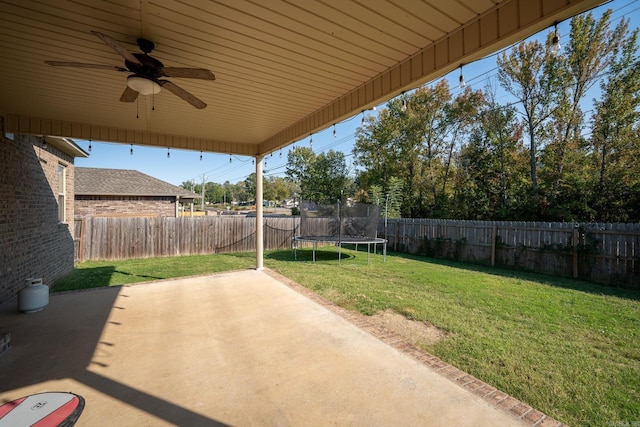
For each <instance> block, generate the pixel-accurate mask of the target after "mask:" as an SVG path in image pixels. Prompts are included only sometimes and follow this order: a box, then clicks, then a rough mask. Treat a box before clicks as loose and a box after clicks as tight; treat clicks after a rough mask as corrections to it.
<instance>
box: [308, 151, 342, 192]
mask: <svg viewBox="0 0 640 427" xmlns="http://www.w3.org/2000/svg"><path fill="white" fill-rule="evenodd" d="M346 184H347V165H346V162H345V159H344V154H343V153H341V152H338V151H333V150H329V151H328V152H327V153H320V154H319V155H318V156H316V158H315V159H314V160H313V162H311V167H310V170H309V171H308V173H307V174H306V178H305V180H304V181H303V183H302V185H301V187H302V194H303V197H304V198H307V199H308V200H314V201H317V202H319V203H335V202H336V201H337V200H340V199H341V198H342V195H343V193H344V190H345V187H346Z"/></svg>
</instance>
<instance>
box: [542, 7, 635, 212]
mask: <svg viewBox="0 0 640 427" xmlns="http://www.w3.org/2000/svg"><path fill="white" fill-rule="evenodd" d="M610 17H611V10H608V11H606V12H605V13H604V14H603V15H602V17H601V18H600V19H595V18H594V16H593V14H592V13H588V14H586V15H579V16H577V17H575V18H573V19H572V20H571V32H570V34H569V36H570V37H569V41H568V42H567V43H565V46H564V47H563V54H562V55H555V56H554V55H551V56H548V57H547V61H546V68H545V74H546V75H547V76H548V81H549V82H550V88H551V89H552V90H553V92H554V93H555V94H556V97H555V98H554V101H555V103H556V105H554V107H553V110H552V114H551V120H550V123H549V126H548V129H549V142H548V144H547V146H546V147H545V149H544V153H543V156H542V160H541V164H542V165H543V168H544V172H543V173H542V174H541V178H542V179H543V180H544V181H545V184H546V187H547V196H548V198H549V200H548V203H549V204H550V206H551V209H550V210H551V215H552V216H551V219H557V220H567V219H569V218H568V217H571V216H573V214H572V213H571V211H572V209H575V207H576V206H578V205H576V206H574V207H573V208H569V207H568V206H565V205H566V203H565V202H567V201H569V200H570V199H569V198H568V197H567V194H566V192H567V191H569V192H573V191H574V188H573V187H574V186H575V185H576V184H577V185H581V184H582V185H584V183H582V182H581V181H580V180H578V179H576V178H577V177H575V176H574V177H566V176H565V175H566V172H565V171H566V169H565V166H566V165H567V164H570V165H572V166H573V167H572V168H571V169H570V170H569V173H576V174H577V175H578V176H579V175H581V174H582V172H583V170H581V169H580V168H578V167H577V166H578V165H581V164H584V163H585V154H586V153H585V151H584V149H583V147H582V146H581V144H582V139H581V137H580V135H581V134H582V131H583V130H584V128H585V126H586V119H585V114H584V112H583V109H582V106H583V104H584V100H585V98H586V97H587V95H588V93H589V90H590V89H591V88H592V87H593V86H594V85H595V84H596V83H597V82H598V81H599V80H601V79H602V76H603V73H605V72H607V70H609V68H610V67H611V65H612V63H613V61H614V60H615V58H616V56H617V55H618V52H619V51H620V48H621V44H622V43H624V41H625V40H626V36H627V34H628V22H627V21H625V20H622V21H620V23H619V24H618V25H617V26H616V27H615V28H613V29H612V28H611V23H610ZM552 36H553V33H550V34H549V35H548V38H547V46H550V45H551V38H552ZM567 181H571V182H572V186H569V185H567V184H568V182H567ZM583 190H584V189H582V191H580V192H579V193H577V194H580V193H581V192H583ZM584 209H585V207H584V206H583V207H581V208H580V210H584ZM554 212H555V213H554Z"/></svg>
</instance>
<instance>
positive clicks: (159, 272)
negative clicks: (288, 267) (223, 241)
mask: <svg viewBox="0 0 640 427" xmlns="http://www.w3.org/2000/svg"><path fill="white" fill-rule="evenodd" d="M255 266H256V256H255V253H253V254H252V253H234V254H220V255H195V256H181V257H166V258H145V259H132V260H126V261H87V262H83V263H80V264H76V267H75V269H74V271H73V272H72V273H71V274H69V275H67V276H66V277H63V278H61V279H60V280H57V281H56V282H55V283H54V286H53V291H54V292H61V291H69V290H76V289H88V288H97V287H101V286H114V285H126V284H129V283H136V282H147V281H150V280H161V279H172V278H175V277H184V276H197V275H199V274H210V273H218V272H221V271H230V270H242V269H245V268H251V267H255Z"/></svg>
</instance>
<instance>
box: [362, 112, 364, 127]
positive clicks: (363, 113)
mask: <svg viewBox="0 0 640 427" xmlns="http://www.w3.org/2000/svg"><path fill="white" fill-rule="evenodd" d="M362 126H364V110H362Z"/></svg>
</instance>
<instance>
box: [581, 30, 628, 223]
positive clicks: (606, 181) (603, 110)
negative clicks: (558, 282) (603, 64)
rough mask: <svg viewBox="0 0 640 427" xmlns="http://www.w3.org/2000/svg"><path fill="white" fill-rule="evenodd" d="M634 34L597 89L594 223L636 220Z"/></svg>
mask: <svg viewBox="0 0 640 427" xmlns="http://www.w3.org/2000/svg"><path fill="white" fill-rule="evenodd" d="M637 39H638V30H635V31H634V32H633V33H632V34H631V35H630V36H629V37H628V38H627V39H626V40H625V41H624V43H622V47H621V51H620V54H619V55H618V56H617V57H616V58H615V59H614V61H613V62H612V64H611V71H610V73H609V75H608V77H607V79H606V80H604V81H603V82H602V84H601V87H602V93H603V97H602V99H601V100H599V101H598V102H596V105H595V107H596V113H595V115H594V117H593V132H592V137H591V141H590V148H591V150H592V156H591V157H592V159H593V160H592V163H593V164H594V166H595V168H594V169H595V170H594V172H595V173H594V174H593V176H595V177H597V178H596V181H595V183H594V191H593V198H592V200H591V206H593V208H594V210H595V212H594V219H595V220H597V221H634V220H637V219H638V217H639V216H640V208H639V207H638V206H640V200H639V199H640V196H639V194H640V167H639V166H638V158H639V157H640V142H639V141H640V129H639V126H638V122H639V121H640V113H639V110H640V62H639V58H638V41H637Z"/></svg>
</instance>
